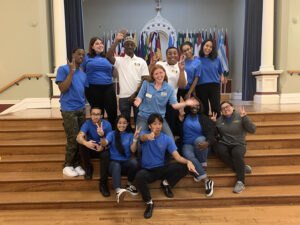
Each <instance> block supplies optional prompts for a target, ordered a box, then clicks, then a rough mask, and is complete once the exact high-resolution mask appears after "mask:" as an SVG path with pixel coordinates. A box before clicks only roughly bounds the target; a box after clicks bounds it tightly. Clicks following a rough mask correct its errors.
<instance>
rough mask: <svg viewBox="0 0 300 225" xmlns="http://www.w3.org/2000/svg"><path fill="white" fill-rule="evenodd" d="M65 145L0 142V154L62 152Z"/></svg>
mask: <svg viewBox="0 0 300 225" xmlns="http://www.w3.org/2000/svg"><path fill="white" fill-rule="evenodd" d="M65 149H66V145H65V144H64V143H60V144H53V143H51V144H48V145H29V144H28V145H16V144H15V143H14V145H7V144H6V145H2V141H1V142H0V156H3V155H15V154H16V155H34V154H37V155H40V154H64V153H65Z"/></svg>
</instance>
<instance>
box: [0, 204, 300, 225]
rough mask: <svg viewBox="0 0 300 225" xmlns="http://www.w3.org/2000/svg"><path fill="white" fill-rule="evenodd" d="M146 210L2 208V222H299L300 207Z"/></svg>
mask: <svg viewBox="0 0 300 225" xmlns="http://www.w3.org/2000/svg"><path fill="white" fill-rule="evenodd" d="M143 211H144V209H143V208H141V209H124V208H118V209H114V210H106V209H99V210H93V209H64V210H61V209H55V210H53V209H47V210H10V211H5V210H4V211H0V224H1V225H2V224H3V225H53V224H59V225H91V224H100V225H121V224H124V225H125V224H126V225H139V224H148V225H151V224H153V225H154V224H155V225H156V224H157V225H198V224H199V225H202V224H203V225H204V224H205V225H299V224H300V213H299V212H300V206H299V205H282V206H255V207H251V206H238V207H227V208H223V207H217V208H189V209H184V208H176V209H172V208H171V209H168V208H160V209H159V210H155V209H154V214H153V217H152V218H151V219H149V220H145V219H144V218H143V217H142V215H143Z"/></svg>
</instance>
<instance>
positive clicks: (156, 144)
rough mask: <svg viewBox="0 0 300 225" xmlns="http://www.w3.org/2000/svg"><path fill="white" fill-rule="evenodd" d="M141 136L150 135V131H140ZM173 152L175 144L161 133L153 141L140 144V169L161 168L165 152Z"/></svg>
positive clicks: (175, 147) (175, 148)
mask: <svg viewBox="0 0 300 225" xmlns="http://www.w3.org/2000/svg"><path fill="white" fill-rule="evenodd" d="M143 134H150V131H142V132H141V133H140V136H142V135H143ZM175 150H177V146H176V145H175V142H174V141H173V140H172V139H171V138H170V137H169V136H168V135H166V134H164V133H162V132H161V133H160V135H159V136H158V137H155V138H154V140H153V141H145V142H142V168H147V169H151V168H154V167H159V166H163V165H164V163H165V153H166V151H168V152H169V153H170V154H172V152H174V151H175Z"/></svg>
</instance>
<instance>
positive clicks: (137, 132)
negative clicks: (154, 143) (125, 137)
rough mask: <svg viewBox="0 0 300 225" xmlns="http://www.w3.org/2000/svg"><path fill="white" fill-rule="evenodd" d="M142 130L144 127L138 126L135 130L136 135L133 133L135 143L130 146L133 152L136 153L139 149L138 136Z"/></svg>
mask: <svg viewBox="0 0 300 225" xmlns="http://www.w3.org/2000/svg"><path fill="white" fill-rule="evenodd" d="M141 130H142V127H140V128H138V126H136V128H135V132H134V135H133V143H132V145H131V146H130V150H131V152H132V153H134V152H135V151H136V149H137V141H138V138H139V136H140V133H141Z"/></svg>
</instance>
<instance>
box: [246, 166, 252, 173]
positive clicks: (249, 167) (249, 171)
mask: <svg viewBox="0 0 300 225" xmlns="http://www.w3.org/2000/svg"><path fill="white" fill-rule="evenodd" d="M245 173H252V168H251V166H249V165H245Z"/></svg>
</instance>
